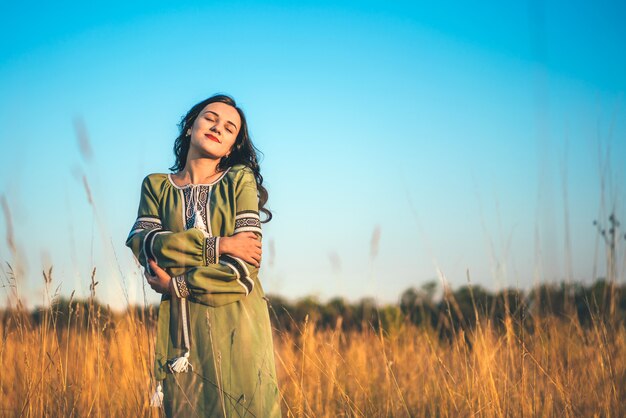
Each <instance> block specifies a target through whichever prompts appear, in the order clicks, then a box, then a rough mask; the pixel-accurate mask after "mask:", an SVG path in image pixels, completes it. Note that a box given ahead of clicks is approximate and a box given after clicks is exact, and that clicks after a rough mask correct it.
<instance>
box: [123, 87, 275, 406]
mask: <svg viewBox="0 0 626 418" xmlns="http://www.w3.org/2000/svg"><path fill="white" fill-rule="evenodd" d="M179 127H180V135H179V136H178V138H177V139H176V142H175V145H174V153H175V155H176V163H175V164H174V166H173V167H172V168H171V170H172V171H173V172H174V173H173V174H150V175H148V176H147V177H146V178H145V179H144V180H143V183H142V186H141V198H140V203H139V211H138V215H137V221H136V222H135V224H134V225H133V227H132V230H131V232H130V234H129V237H128V239H127V241H126V245H127V246H128V247H130V248H131V249H132V251H133V253H134V254H135V256H136V257H137V259H138V260H139V262H140V264H141V265H142V266H143V267H144V268H145V272H146V273H145V275H146V278H147V280H148V283H149V284H150V286H151V287H152V288H153V289H154V290H155V291H157V292H159V293H161V294H162V295H163V296H162V297H161V304H160V307H159V318H158V329H157V341H156V349H155V374H156V380H157V381H158V386H157V392H155V394H154V395H153V398H152V401H151V404H152V405H153V406H162V407H163V409H164V412H165V414H166V415H167V416H185V417H188V416H189V417H191V416H201V417H205V416H211V417H214V416H215V417H217V416H223V417H231V416H232V417H239V416H250V417H255V416H256V417H275V416H280V395H279V391H278V385H277V381H276V368H275V363H274V351H273V344H272V332H271V327H270V321H269V314H268V307H267V302H266V299H265V298H264V293H263V289H262V287H261V283H260V282H259V279H258V269H259V267H260V264H261V252H262V251H261V234H262V231H261V218H260V216H259V212H263V214H264V215H266V217H267V219H266V220H264V221H263V222H268V221H269V220H271V218H272V214H271V212H270V211H269V210H267V209H265V208H264V205H265V203H266V202H267V191H266V189H265V188H264V187H263V186H262V182H263V177H262V176H261V174H260V170H259V164H258V162H257V156H256V151H255V148H254V146H253V145H252V142H251V141H250V137H249V136H248V128H247V126H246V119H245V117H244V114H243V112H242V111H241V109H240V108H238V107H237V105H236V103H235V101H234V100H233V99H232V98H230V97H229V96H225V95H216V96H213V97H210V98H208V99H206V100H204V101H202V102H200V103H198V104H196V105H195V106H193V107H192V108H191V110H189V112H188V113H187V114H186V115H185V117H184V118H183V120H182V121H181V122H180V125H179Z"/></svg>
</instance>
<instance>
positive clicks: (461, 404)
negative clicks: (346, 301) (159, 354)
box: [0, 282, 626, 417]
mask: <svg viewBox="0 0 626 418" xmlns="http://www.w3.org/2000/svg"><path fill="white" fill-rule="evenodd" d="M47 283H48V286H47V287H49V282H47ZM93 301H94V300H93V299H91V300H89V301H83V302H78V301H71V302H70V303H69V304H67V303H56V304H55V303H54V302H55V299H54V298H51V302H52V306H53V308H52V309H45V310H42V311H40V312H39V313H38V314H37V315H34V316H33V315H30V314H28V313H26V312H24V311H23V310H21V309H19V307H18V308H14V309H12V310H8V311H5V312H4V313H3V314H2V317H1V318H0V319H1V321H2V326H1V327H0V370H1V374H0V415H2V416H150V415H151V414H152V415H155V416H156V415H158V410H156V409H153V408H150V407H149V406H148V399H149V395H150V393H151V390H152V388H153V382H152V381H151V372H152V355H153V353H152V347H153V344H154V336H155V334H154V328H155V321H156V318H155V312H154V311H151V310H147V311H143V310H133V311H130V312H128V313H125V314H115V313H112V312H110V311H108V310H104V309H103V308H102V307H100V305H97V304H95V303H93ZM274 308H276V307H274ZM576 318H577V317H576V316H572V317H571V318H567V317H560V318H557V317H556V316H553V315H544V316H543V317H536V318H534V319H532V324H531V325H532V326H530V327H521V326H519V323H517V320H516V318H515V317H514V316H512V315H509V316H507V317H505V319H504V321H502V323H501V324H495V323H494V320H493V319H491V318H489V317H486V316H484V315H479V316H478V322H477V323H476V325H475V326H473V327H472V328H468V327H458V328H454V329H450V330H449V331H450V332H448V333H442V330H441V329H439V330H437V329H434V328H432V327H431V326H427V325H423V326H415V325H413V324H411V323H410V322H409V321H402V322H399V323H396V324H395V325H394V326H393V327H388V329H386V330H385V329H383V327H381V326H379V324H369V325H366V326H365V327H364V329H362V330H360V331H359V330H353V331H350V330H348V331H342V326H341V325H342V324H341V318H340V319H339V320H338V322H337V324H336V326H335V327H334V328H330V329H317V328H316V327H315V325H314V323H313V322H310V321H308V320H305V321H303V322H301V323H297V324H294V328H293V331H281V330H277V329H275V332H274V344H275V354H276V364H277V369H278V370H277V371H278V378H279V384H280V390H281V394H282V407H283V414H284V416H295V417H336V416H367V417H369V416H380V417H383V416H384V417H389V416H398V417H401V416H450V417H458V416H474V415H476V416H487V417H490V416H495V417H500V416H559V417H579V416H606V417H609V416H615V417H617V416H625V415H626V406H625V402H624V401H623V399H625V398H626V329H625V328H624V325H623V323H620V324H615V323H613V321H607V320H601V319H600V318H599V317H598V316H592V323H591V324H588V325H586V326H582V325H581V324H580V323H579V321H578V320H577V319H576ZM496 325H499V326H496Z"/></svg>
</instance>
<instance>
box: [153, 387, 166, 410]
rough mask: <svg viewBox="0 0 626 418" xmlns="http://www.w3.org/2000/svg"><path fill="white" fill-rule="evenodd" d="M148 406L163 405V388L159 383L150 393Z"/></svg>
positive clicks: (157, 406) (156, 406) (158, 406)
mask: <svg viewBox="0 0 626 418" xmlns="http://www.w3.org/2000/svg"><path fill="white" fill-rule="evenodd" d="M150 406H151V407H154V408H160V407H162V406H163V390H162V388H161V385H160V384H159V386H157V388H156V390H155V391H154V393H153V394H152V398H150Z"/></svg>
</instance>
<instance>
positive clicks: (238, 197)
mask: <svg viewBox="0 0 626 418" xmlns="http://www.w3.org/2000/svg"><path fill="white" fill-rule="evenodd" d="M242 171H243V173H242V175H241V176H240V177H239V179H238V181H236V183H235V229H234V232H233V234H236V233H239V232H244V231H251V232H254V233H255V234H256V235H257V238H258V239H259V240H261V238H262V231H261V219H260V217H259V203H258V192H257V185H256V180H255V178H254V174H253V173H252V171H251V170H250V169H248V168H245V169H243V170H242ZM257 275H258V268H257V267H256V266H254V265H252V264H249V263H248V262H246V261H244V260H242V259H241V258H239V257H234V256H232V255H229V254H222V255H220V256H219V263H218V264H217V265H215V266H200V267H194V268H191V269H189V270H187V271H186V272H180V273H179V274H178V275H175V276H173V287H174V291H175V293H176V295H175V296H176V297H179V298H185V297H189V298H192V299H194V300H196V301H197V302H199V303H202V304H205V305H209V306H220V305H224V304H227V303H230V302H234V301H236V300H239V299H241V298H242V297H245V296H247V295H248V294H249V293H250V292H251V291H252V290H253V288H254V279H256V278H257Z"/></svg>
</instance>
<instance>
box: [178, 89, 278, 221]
mask: <svg viewBox="0 0 626 418" xmlns="http://www.w3.org/2000/svg"><path fill="white" fill-rule="evenodd" d="M214 102H221V103H225V104H227V105H229V106H232V107H234V108H235V109H236V110H237V113H239V117H240V118H241V128H240V129H239V134H238V135H237V139H235V143H234V144H233V148H232V151H231V152H230V154H229V155H228V157H224V158H222V159H221V160H220V162H219V163H218V165H217V169H218V170H219V171H224V170H226V169H227V168H228V167H232V166H234V165H235V164H243V165H245V166H247V167H249V168H250V169H251V170H252V172H253V173H254V178H255V179H256V185H257V189H258V191H259V212H263V213H264V214H265V215H266V216H267V219H266V220H264V221H261V222H263V223H266V222H269V221H271V220H272V212H270V211H269V210H268V209H266V208H265V203H267V197H268V196H267V190H266V189H265V187H263V176H262V175H261V168H260V167H259V163H258V162H257V152H259V153H261V151H259V150H258V149H257V148H256V147H255V146H254V145H253V144H252V141H251V140H250V135H249V134H248V123H247V122H246V117H245V115H244V114H243V110H241V109H240V108H238V107H237V103H235V100H234V99H233V98H232V97H230V96H228V95H225V94H216V95H214V96H211V97H209V98H208V99H205V100H203V101H201V102H200V103H197V104H195V105H194V106H193V107H192V108H191V109H190V110H189V112H187V114H186V115H185V116H183V118H182V119H181V121H180V123H179V124H178V128H179V130H180V133H179V134H178V137H177V138H176V141H175V142H174V155H175V156H176V162H175V163H174V165H173V166H171V167H170V170H172V171H173V172H179V171H182V170H183V169H184V168H185V164H187V154H188V153H189V143H190V142H191V137H189V136H186V132H187V130H188V129H190V128H191V127H192V126H193V123H194V122H195V120H196V118H197V117H198V115H199V114H200V112H201V111H202V109H204V108H205V107H206V106H207V105H208V104H210V103H214ZM261 154H262V153H261Z"/></svg>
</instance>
